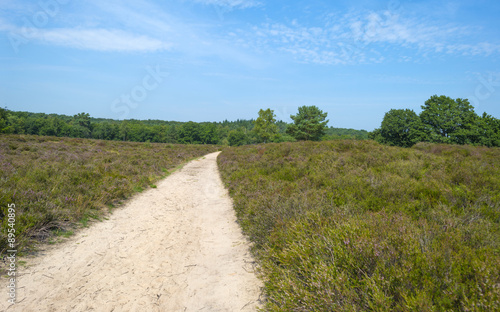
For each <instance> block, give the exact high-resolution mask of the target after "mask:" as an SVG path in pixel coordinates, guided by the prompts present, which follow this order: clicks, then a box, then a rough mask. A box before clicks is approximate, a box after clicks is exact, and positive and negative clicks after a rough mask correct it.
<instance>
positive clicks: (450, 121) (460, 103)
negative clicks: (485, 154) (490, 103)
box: [420, 95, 478, 144]
mask: <svg viewBox="0 0 500 312" xmlns="http://www.w3.org/2000/svg"><path fill="white" fill-rule="evenodd" d="M422 109H423V110H422V112H421V113H420V119H421V120H422V122H423V123H424V125H425V126H426V127H427V128H428V130H429V132H430V140H431V141H432V142H436V143H457V144H470V143H474V142H477V140H478V138H477V135H478V129H477V119H478V116H477V114H476V113H475V112H474V108H473V107H472V105H471V104H470V103H469V101H468V100H467V99H460V98H458V99H456V100H453V99H452V98H450V97H447V96H444V95H441V96H439V97H438V96H437V95H434V96H432V97H431V98H430V99H428V100H427V101H426V102H425V105H423V106H422Z"/></svg>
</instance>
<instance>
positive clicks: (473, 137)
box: [370, 95, 500, 147]
mask: <svg viewBox="0 0 500 312" xmlns="http://www.w3.org/2000/svg"><path fill="white" fill-rule="evenodd" d="M370 138H372V139H375V140H376V141H378V142H380V143H384V144H388V145H396V146H402V147H410V146H412V145H414V144H415V143H418V142H432V143H450V144H474V145H485V146H490V147H491V146H500V120H499V119H496V118H494V117H492V116H490V115H488V114H486V113H484V114H483V116H478V115H477V114H476V113H475V112H474V107H473V106H472V105H471V104H470V103H469V101H468V100H467V99H461V98H458V99H455V100H454V99H452V98H450V97H447V96H444V95H441V96H437V95H433V96H431V97H430V98H429V99H428V100H427V101H426V102H425V104H424V105H422V112H421V113H420V115H417V114H415V112H413V111H412V110H409V109H392V110H390V111H389V112H387V113H386V114H385V116H384V119H383V121H382V124H381V127H380V128H379V129H375V130H374V131H373V132H371V133H370Z"/></svg>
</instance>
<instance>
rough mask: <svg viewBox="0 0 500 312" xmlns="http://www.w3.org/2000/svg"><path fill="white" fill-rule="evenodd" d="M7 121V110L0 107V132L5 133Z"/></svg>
mask: <svg viewBox="0 0 500 312" xmlns="http://www.w3.org/2000/svg"><path fill="white" fill-rule="evenodd" d="M8 121H9V112H8V111H7V110H6V109H4V108H1V107H0V133H7V132H9V130H8V127H7V126H8Z"/></svg>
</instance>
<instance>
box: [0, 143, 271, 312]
mask: <svg viewBox="0 0 500 312" xmlns="http://www.w3.org/2000/svg"><path fill="white" fill-rule="evenodd" d="M217 155H218V153H213V154H209V155H207V156H205V157H204V158H203V159H199V160H195V161H192V162H190V163H188V164H187V165H185V166H184V168H183V169H181V170H179V171H177V172H175V173H173V174H172V175H171V176H169V177H167V178H166V179H164V180H162V181H160V182H159V183H158V184H157V188H156V189H149V190H147V191H145V192H144V193H142V194H139V195H137V196H136V197H134V198H133V199H131V200H130V201H129V202H128V203H127V204H125V205H124V206H123V207H122V208H119V209H117V210H115V211H114V212H113V214H112V215H110V216H109V220H106V221H104V222H99V223H94V224H92V225H91V226H90V227H89V228H87V229H83V230H81V231H79V232H78V233H77V234H76V235H75V236H74V237H72V238H70V239H69V240H68V241H67V242H64V243H62V244H61V245H58V246H56V247H55V248H49V250H48V251H46V252H41V255H39V256H38V257H36V258H34V259H30V260H28V263H29V265H28V267H26V268H19V271H18V273H20V274H22V276H21V277H19V278H18V281H17V303H16V304H15V305H10V306H9V305H8V303H7V291H6V290H7V287H2V289H3V290H2V293H1V294H0V298H1V302H0V310H2V311H3V310H5V311H58V312H59V311H114V312H118V311H230V312H234V311H255V310H256V307H257V306H258V298H259V294H260V287H261V286H262V285H261V282H260V281H259V280H258V279H257V278H256V277H255V274H254V273H253V265H252V264H253V259H252V257H251V255H250V254H249V251H248V242H247V241H246V239H245V237H244V236H243V235H242V234H241V230H240V228H239V226H238V225H237V223H236V217H235V213H234V210H233V207H232V202H231V199H230V198H229V196H228V194H227V191H226V190H225V188H224V186H223V184H222V181H221V179H220V176H219V172H218V168H217V163H216V159H217ZM1 281H2V283H1V284H2V285H7V280H6V279H5V278H2V279H1Z"/></svg>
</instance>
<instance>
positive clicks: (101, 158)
mask: <svg viewBox="0 0 500 312" xmlns="http://www.w3.org/2000/svg"><path fill="white" fill-rule="evenodd" d="M217 149H218V147H217V146H214V145H172V144H155V143H131V142H112V141H102V140H86V139H74V138H57V137H41V136H31V135H1V136H0V172H1V177H2V178H1V179H0V220H1V231H0V252H1V253H2V254H3V253H4V252H5V250H6V247H7V219H8V218H5V216H6V215H8V213H7V209H8V204H12V203H14V204H15V205H16V228H15V230H16V240H17V242H18V243H19V244H20V245H19V246H18V247H17V248H18V249H20V250H23V249H24V247H26V246H28V245H29V244H30V243H31V242H33V240H40V239H45V238H47V237H48V236H49V235H50V234H51V232H54V231H56V232H57V231H59V230H61V229H62V230H64V229H66V227H67V226H68V225H69V224H71V223H74V222H77V221H81V222H82V223H85V222H87V220H88V219H89V218H97V217H99V216H100V215H102V212H105V210H104V211H103V208H105V207H106V206H107V207H114V206H116V205H117V204H119V203H120V202H121V201H122V200H124V199H126V198H128V197H129V196H131V195H132V194H133V193H135V192H138V191H141V190H143V189H145V188H148V187H154V183H155V181H157V180H159V179H160V178H162V177H164V176H165V175H167V174H168V173H169V170H171V169H173V168H175V167H176V166H178V165H180V164H182V163H184V162H186V161H188V160H190V159H192V158H195V157H200V156H202V155H205V154H207V153H209V152H214V151H216V150H217Z"/></svg>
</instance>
